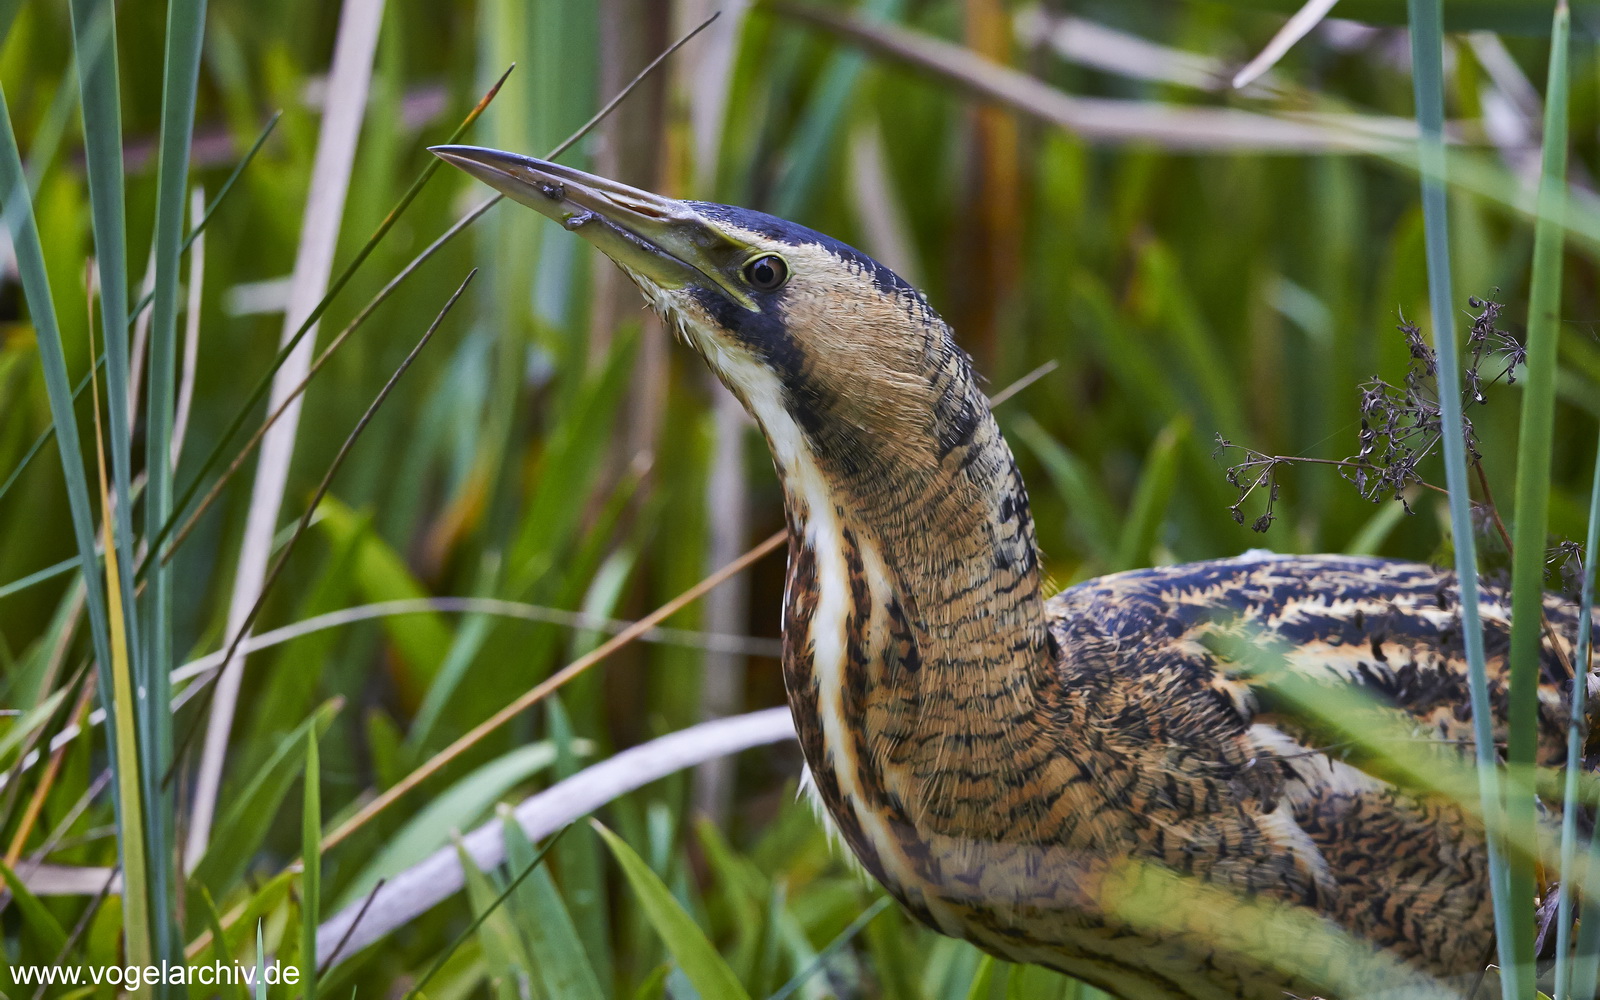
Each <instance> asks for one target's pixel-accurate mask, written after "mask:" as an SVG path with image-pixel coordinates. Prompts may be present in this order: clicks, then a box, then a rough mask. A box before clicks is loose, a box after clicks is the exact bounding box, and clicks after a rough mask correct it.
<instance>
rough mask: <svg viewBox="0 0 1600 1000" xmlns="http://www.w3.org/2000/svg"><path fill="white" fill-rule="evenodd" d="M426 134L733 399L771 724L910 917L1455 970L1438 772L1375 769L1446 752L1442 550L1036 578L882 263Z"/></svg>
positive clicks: (1182, 974) (1100, 954) (958, 398)
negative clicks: (773, 712)
mask: <svg viewBox="0 0 1600 1000" xmlns="http://www.w3.org/2000/svg"><path fill="white" fill-rule="evenodd" d="M440 153H441V155H443V156H445V157H446V158H447V159H450V160H451V161H452V162H455V163H456V164H457V165H459V166H462V167H463V168H464V169H467V170H468V171H469V172H472V173H473V174H474V175H475V176H478V177H480V178H481V179H483V180H485V181H487V182H488V183H490V184H492V185H494V186H496V187H497V188H499V189H500V190H502V191H505V192H506V193H507V194H509V195H511V196H512V197H513V198H515V199H517V200H519V201H522V202H524V203H525V204H528V205H531V206H532V207H535V208H537V209H539V210H540V211H541V212H544V213H545V214H547V215H550V216H551V217H552V218H555V219H557V220H558V221H561V222H563V223H564V224H565V225H566V226H567V227H568V228H569V229H573V230H575V231H577V232H579V234H580V235H583V236H585V237H586V238H588V239H590V240H591V242H594V243H595V244H596V245H597V246H599V247H600V248H601V249H602V250H604V251H605V252H606V253H607V254H609V255H610V256H612V257H613V258H614V259H615V260H616V261H617V262H618V263H619V264H620V265H621V266H622V267H623V269H624V270H625V271H626V272H627V273H628V274H629V275H630V276H631V277H632V278H633V279H634V281H635V283H636V284H638V285H639V287H640V289H641V291H642V292H643V293H644V294H645V297H646V298H647V299H648V300H649V301H650V302H651V303H652V304H653V305H654V306H655V307H656V309H657V310H658V311H659V312H660V313H661V314H662V315H663V317H664V318H665V319H667V321H668V322H669V323H670V324H671V325H672V326H673V327H674V328H675V329H676V330H677V331H678V332H679V333H680V334H681V335H682V336H683V337H684V339H685V340H686V341H687V342H688V343H689V344H690V345H691V346H693V347H694V348H695V349H696V350H697V351H698V352H699V353H700V354H701V355H702V356H703V357H704V358H705V359H706V361H707V363H708V364H709V365H710V366H711V368H712V370H713V371H715V372H716V373H717V375H718V376H719V377H720V378H721V379H722V381H723V382H724V383H725V384H726V385H727V386H728V387H729V389H731V390H732V391H733V392H734V394H735V395H737V396H738V397H739V398H740V400H741V401H742V402H743V403H744V404H745V406H746V407H747V409H749V411H750V412H751V414H752V415H753V416H754V417H755V419H756V421H757V423H758V424H759V425H760V427H761V430H762V432H763V434H764V435H765V436H766V439H767V442H768V444H769V446H770V448H771V451H772V455H773V461H774V464H775V466H776V469H777V472H778V477H779V479H780V481H781V483H782V485H783V489H784V493H785V500H786V509H787V513H788V518H789V528H790V562H789V572H788V582H787V589H786V597H785V608H784V615H783V635H784V656H783V664H784V674H785V681H786V686H787V689H788V695H789V703H790V706H791V709H792V710H793V713H794V717H795V723H796V728H797V731H798V733H799V736H800V744H801V748H802V750H803V753H804V756H805V759H806V762H807V766H808V769H809V771H810V774H811V780H812V782H813V783H814V786H815V790H816V794H817V796H818V798H819V799H820V800H821V802H822V804H823V805H824V806H825V807H826V810H827V812H828V814H829V816H830V817H831V819H832V821H833V823H834V825H835V826H836V827H837V829H838V831H839V833H840V835H841V836H842V838H843V840H844V841H845V842H846V843H847V844H848V845H849V848H850V850H851V851H852V853H854V854H855V856H856V857H857V858H858V859H859V860H860V862H861V864H862V865H863V867H864V868H865V869H866V870H867V871H868V872H870V873H871V874H872V875H873V876H874V877H875V878H876V879H878V880H879V881H880V882H882V883H883V884H884V885H885V886H886V887H887V888H888V889H889V891H890V892H891V893H892V894H893V895H894V896H895V897H896V898H898V899H899V900H900V901H901V902H902V903H903V904H904V905H905V906H906V908H907V909H908V910H909V911H910V912H911V913H913V914H915V915H916V916H917V917H918V918H919V919H920V920H922V921H923V922H924V923H926V924H928V925H929V926H931V927H933V928H935V929H937V930H939V931H941V932H943V933H946V934H950V935H953V936H956V937H962V938H966V939H968V940H971V941H973V942H975V943H976V944H978V945H979V946H980V947H982V948H984V949H986V950H988V951H990V952H992V953H994V954H996V955H999V956H1002V957H1005V958H1008V959H1013V960H1017V961H1025V962H1035V963H1039V964H1043V965H1047V966H1051V967H1054V968H1057V969H1060V970H1062V971H1065V972H1068V973H1070V974H1072V975H1075V976H1078V977H1080V978H1082V979H1084V980H1087V981H1089V982H1091V983H1094V984H1096V985H1099V986H1101V987H1103V988H1105V989H1107V990H1109V991H1110V992H1112V993H1114V994H1116V995H1117V996H1119V997H1123V998H1126V1000H1143V998H1162V1000H1166V998H1174V1000H1175V998H1194V1000H1201V998H1222V997H1248V998H1262V1000H1267V998H1280V997H1283V996H1285V995H1286V994H1289V995H1311V994H1313V993H1320V994H1321V995H1324V996H1341V997H1348V998H1355V997H1372V996H1378V995H1381V994H1382V992H1383V991H1384V990H1399V991H1401V992H1404V995H1418V994H1417V993H1416V992H1415V991H1416V990H1419V989H1423V990H1435V991H1437V990H1439V989H1449V988H1450V987H1449V986H1448V985H1445V986H1439V985H1437V984H1435V985H1429V986H1426V987H1424V986H1423V985H1422V984H1423V983H1425V982H1427V981H1429V980H1430V979H1437V980H1438V981H1440V982H1444V983H1446V984H1448V983H1449V982H1450V981H1452V980H1464V981H1470V980H1471V979H1472V977H1473V976H1475V975H1476V974H1478V973H1480V972H1481V971H1482V970H1483V968H1484V966H1485V964H1486V962H1487V960H1488V959H1489V958H1490V954H1491V951H1492V946H1493V940H1494V937H1493V934H1494V932H1493V922H1492V917H1491V908H1490V903H1489V892H1488V882H1487V862H1486V856H1485V850H1484V842H1483V836H1482V832H1481V828H1480V826H1479V825H1478V823H1477V822H1476V821H1475V820H1474V819H1473V817H1472V815H1471V807H1470V803H1466V802H1465V801H1464V800H1452V799H1451V798H1450V796H1448V795H1446V794H1442V793H1440V792H1438V791H1434V792H1428V791H1424V790H1417V789H1413V788H1407V789H1405V790H1402V788H1401V787H1400V785H1399V784H1397V783H1396V782H1395V781H1394V780H1391V779H1393V778H1394V775H1393V774H1391V773H1390V772H1391V771H1393V770H1395V769H1396V768H1398V769H1399V770H1401V771H1406V770H1407V767H1408V766H1409V767H1411V770H1412V771H1415V770H1417V769H1418V768H1421V769H1422V770H1423V771H1424V772H1427V768H1428V766H1434V771H1439V772H1440V773H1445V774H1451V773H1457V772H1459V769H1460V765H1461V764H1462V763H1463V762H1466V761H1469V760H1470V755H1471V740H1470V737H1471V724H1470V713H1469V711H1468V694H1467V682H1466V667H1465V659H1464V655H1463V653H1462V648H1461V641H1460V634H1461V633H1460V621H1459V614H1458V606H1457V603H1456V588H1455V584H1454V581H1453V579H1452V578H1451V576H1450V575H1449V574H1447V573H1444V572H1441V571H1439V570H1436V569H1433V568H1431V567H1428V566H1423V565H1417V564H1411V563H1398V562H1385V561H1380V560H1374V559H1354V558H1342V557H1293V558H1289V557H1273V556H1247V557H1242V558H1240V559H1235V560H1224V561H1219V562H1210V563H1197V564H1192V565H1188V566H1177V567H1169V568H1162V569H1153V570H1143V571H1137V572H1132V573H1124V574H1119V575H1116V576H1110V577H1105V578H1102V579H1099V580H1094V581H1091V582H1089V583H1085V584H1081V585H1079V586H1076V587H1073V588H1071V589H1069V590H1067V591H1065V592H1063V593H1061V594H1058V595H1056V596H1055V597H1054V598H1051V599H1049V600H1046V598H1045V595H1044V593H1043V590H1042V585H1041V576H1040V570H1039V557H1038V550H1037V546H1036V543H1035V540H1034V532H1033V524H1032V519H1031V514H1030V512H1029V505H1028V498H1027V493H1026V490H1025V488H1024V486H1023V483H1022V480H1021V477H1020V476H1019V474H1018V472H1017V469H1016V465H1015V463H1014V461H1013V459H1012V454H1011V451H1010V449H1009V448H1008V447H1007V445H1006V443H1005V440H1004V439H1003V437H1002V436H1001V434H1000V431H999V428H998V426H997V424H996V423H995V421H994V418H993V416H992V415H991V413H990V411H989V408H988V405H987V402H986V400H985V399H984V396H983V394H982V392H981V391H980V389H979V387H978V384H977V382H976V379H975V377H974V375H973V372H972V369H971V365H970V362H969V359H968V358H967V356H966V355H965V353H963V352H962V351H961V350H960V349H959V348H958V347H957V346H956V343H955V341H954V338H953V336H952V334H951V332H950V330H949V328H948V327H947V326H946V325H945V324H944V323H943V322H942V321H941V320H940V319H939V317H938V316H937V315H936V314H934V312H933V311H932V310H931V309H930V308H929V307H928V304H927V302H926V300H925V299H924V298H923V297H922V295H921V294H920V293H918V292H917V291H916V290H914V289H912V288H910V286H908V285H906V284H905V283H904V282H903V281H901V280H900V279H899V278H898V277H896V276H895V275H894V274H893V273H892V272H890V271H889V270H888V269H887V268H884V267H882V266H881V265H879V264H877V263H876V262H875V261H873V260H871V259H870V258H868V257H866V256H865V255H863V254H861V253H859V252H858V251H855V250H853V249H851V248H850V247H847V246H845V245H843V244H840V243H837V242H836V241H833V240H831V239H828V238H827V237H823V236H821V235H819V234H816V233H813V232H812V231H810V230H807V229H804V228H802V227H799V226H795V225H793V224H792V223H787V222H784V221H783V220H779V219H774V218H772V217H771V216H766V215H763V214H761V213H756V212H749V211H746V210H742V209H735V208H729V207H727V206H720V205H709V204H704V203H692V202H676V201H671V200H669V199H664V198H659V197H658V196H655V195H650V194H648V193H645V192H640V191H637V190H635V189H632V188H627V187H624V186H622V185H618V184H615V183H614V182H610V181H606V180H604V179H601V178H596V177H592V176H591V175H587V174H582V173H580V172H578V171H573V170H570V169H568V168H563V167H557V166H555V165H553V164H548V163H545V162H543V161H538V160H531V159H528V158H525V157H518V156H514V155H513V154H506V153H498V152H495V151H488V150H476V149H472V148H470V147H446V148H443V149H442V150H441V151H440ZM1482 611H1483V615H1484V619H1485V628H1486V641H1487V644H1488V648H1489V653H1490V664H1489V666H1490V673H1491V687H1492V694H1493V696H1494V703H1495V704H1496V706H1497V707H1498V709H1499V710H1500V711H1501V712H1502V713H1503V709H1504V706H1505V704H1506V697H1505V673H1506V666H1505V647H1506V631H1507V625H1506V616H1507V612H1506V610H1505V607H1504V605H1503V602H1502V601H1501V598H1500V596H1499V595H1498V594H1497V593H1496V592H1494V591H1492V590H1491V591H1486V592H1485V596H1484V598H1483V601H1482ZM1548 611H1549V618H1550V622H1551V626H1552V628H1551V630H1550V635H1551V637H1550V638H1549V639H1548V640H1547V642H1546V645H1545V650H1544V652H1545V660H1544V666H1545V669H1544V675H1545V677H1544V681H1545V682H1544V684H1543V685H1542V688H1541V692H1540V694H1541V701H1540V715H1539V722H1540V758H1541V763H1544V764H1548V765H1551V766H1558V765H1560V764H1562V763H1563V762H1564V758H1565V749H1564V747H1565V742H1564V740H1565V728H1566V709H1565V705H1566V698H1567V690H1568V688H1569V686H1570V678H1571V676H1572V675H1571V672H1570V670H1571V667H1570V663H1571V659H1572V650H1571V648H1570V643H1571V636H1572V635H1573V633H1574V629H1573V622H1574V618H1575V615H1574V613H1573V612H1572V610H1571V609H1570V608H1567V609H1564V608H1563V607H1562V606H1561V605H1560V604H1559V602H1555V601H1554V600H1552V601H1551V602H1550V604H1549V607H1548ZM1251 650H1258V651H1260V652H1261V655H1260V656H1253V655H1251V653H1250V651H1251ZM1308 692H1310V695H1311V696H1313V697H1315V696H1316V695H1317V693H1318V692H1322V693H1325V694H1326V695H1327V696H1328V697H1329V698H1335V697H1337V698H1346V697H1348V696H1351V695H1354V694H1359V695H1361V696H1371V697H1372V698H1373V699H1375V700H1376V703H1377V704H1378V705H1380V706H1382V707H1381V708H1379V709H1374V710H1373V711H1372V715H1373V718H1374V719H1376V720H1378V722H1379V723H1381V724H1382V725H1385V726H1388V727H1389V728H1388V729H1380V730H1378V731H1380V732H1383V733H1386V734H1387V735H1385V736H1384V737H1383V738H1384V739H1386V740H1389V741H1390V742H1391V743H1392V742H1393V741H1394V740H1396V739H1398V740H1401V741H1413V742H1414V744H1415V746H1408V747H1407V748H1405V750H1404V752H1403V753H1401V754H1399V755H1393V754H1391V755H1390V758H1391V759H1388V762H1387V764H1386V763H1385V753H1384V747H1383V746H1378V747H1373V746H1366V747H1355V748H1352V747H1350V746H1348V745H1346V741H1344V739H1343V737H1341V736H1339V735H1337V730H1338V729H1339V725H1338V723H1339V720H1337V719H1335V720H1332V723H1331V725H1330V726H1327V727H1323V726H1320V725H1319V724H1317V723H1315V722H1309V723H1308V722H1307V721H1306V716H1305V714H1304V713H1302V712H1298V711H1293V710H1291V709H1293V708H1294V707H1295V706H1294V704H1293V703H1294V701H1295V698H1297V697H1298V698H1301V699H1304V698H1305V697H1307V693H1308ZM1335 703H1336V704H1341V705H1342V702H1335ZM1301 707H1304V706H1303V705H1302V706H1301ZM1340 710H1341V711H1345V710H1344V709H1343V708H1341V709H1340ZM1363 711H1366V710H1365V709H1363ZM1312 715H1313V716H1314V715H1315V713H1312ZM1325 721H1326V720H1325ZM1502 721H1503V720H1502ZM1502 728H1503V727H1502ZM1330 732H1331V733H1332V735H1330ZM1397 761H1398V763H1397ZM1408 761H1409V762H1410V763H1409V764H1408ZM1358 764H1360V765H1361V766H1357V765H1358ZM1385 767H1388V768H1389V771H1385V770H1384V768H1385ZM1452 767H1454V768H1455V769H1456V770H1455V771H1452V770H1451V768H1452ZM1440 769H1442V771H1440ZM1408 773H1409V772H1408ZM1428 773H1433V772H1428ZM1405 991H1411V992H1405ZM1427 995H1437V994H1436V993H1430V994H1427ZM1444 995H1450V994H1448V993H1445V994H1444Z"/></svg>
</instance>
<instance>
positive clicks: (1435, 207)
mask: <svg viewBox="0 0 1600 1000" xmlns="http://www.w3.org/2000/svg"><path fill="white" fill-rule="evenodd" d="M1407 3H1408V9H1409V13H1410V23H1411V65H1412V86H1413V88H1414V90H1415V99H1416V106H1417V124H1418V126H1419V129H1420V132H1421V136H1420V141H1419V143H1418V157H1419V160H1420V165H1421V167H1422V214H1423V227H1424V239H1425V246H1426V249H1427V260H1428V306H1429V310H1430V311H1431V312H1432V313H1433V327H1434V345H1435V347H1436V349H1437V353H1438V357H1439V410H1440V422H1441V425H1442V427H1443V436H1444V441H1443V444H1444V468H1445V483H1446V485H1447V486H1448V488H1449V493H1450V532H1451V536H1452V540H1453V542H1454V547H1455V560H1456V575H1457V583H1458V587H1457V596H1458V599H1459V601H1460V605H1461V632H1462V640H1463V645H1464V646H1465V648H1466V654H1467V668H1468V681H1469V684H1468V686H1469V689H1470V692H1471V700H1472V724H1473V737H1474V742H1475V744H1476V754H1477V763H1478V792H1479V796H1480V797H1481V799H1482V801H1483V809H1484V815H1485V817H1486V819H1488V821H1489V828H1490V829H1489V836H1488V838H1487V846H1488V855H1489V873H1490V875H1489V878H1490V883H1491V885H1492V887H1493V890H1494V892H1493V894H1494V923H1495V943H1496V947H1497V950H1498V958H1499V963H1500V968H1501V970H1502V977H1501V981H1500V984H1501V995H1502V996H1503V997H1504V1000H1517V998H1518V997H1528V996H1532V995H1533V984H1532V978H1533V963H1532V960H1531V959H1532V951H1533V948H1532V945H1533V941H1532V937H1531V933H1532V929H1533V928H1532V920H1531V917H1532V914H1531V913H1519V912H1517V910H1516V907H1515V902H1516V901H1515V900H1514V899H1512V898H1511V897H1510V895H1509V884H1508V882H1507V876H1506V871H1507V869H1506V859H1505V852H1504V850H1503V846H1502V844H1501V842H1500V839H1499V838H1500V837H1501V836H1502V835H1503V829H1504V827H1503V822H1502V821H1501V820H1500V819H1499V817H1500V816H1501V800H1500V774H1499V761H1498V759H1497V755H1496V751H1495V743H1494V728H1493V726H1494V716H1493V708H1492V707H1491V705H1490V703H1489V680H1488V671H1487V669H1486V667H1485V660H1484V645H1483V625H1482V620H1481V615H1480V613H1479V607H1478V554H1477V544H1476V541H1475V539H1474V537H1473V534H1472V531H1473V528H1472V498H1471V493H1470V487H1469V486H1468V483H1467V455H1466V442H1465V440H1464V437H1463V427H1464V425H1463V423H1462V415H1461V362H1460V358H1459V356H1458V353H1457V344H1456V328H1455V306H1454V294H1453V292H1452V290H1451V287H1450V233H1449V218H1448V215H1447V211H1446V205H1445V181H1444V177H1445V152H1444V29H1443V22H1442V17H1443V14H1442V11H1441V7H1442V0H1407ZM1524 925H1526V927H1525V930H1524V931H1519V930H1518V928H1522V927H1524ZM1524 938H1526V940H1524ZM1524 956H1526V960H1525V961H1524V960H1523V957H1524ZM1522 980H1526V981H1527V984H1526V987H1525V988H1524V987H1523V986H1522V982H1521V981H1522Z"/></svg>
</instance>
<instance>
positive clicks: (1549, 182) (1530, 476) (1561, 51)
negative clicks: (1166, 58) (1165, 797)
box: [1506, 0, 1583, 992]
mask: <svg viewBox="0 0 1600 1000" xmlns="http://www.w3.org/2000/svg"><path fill="white" fill-rule="evenodd" d="M1571 25H1572V15H1571V12H1570V11H1569V10H1568V8H1567V4H1566V0H1559V2H1558V3H1557V4H1556V12H1555V17H1554V20H1553V22H1552V24H1551V34H1550V69H1549V78H1548V82H1547V84H1546V87H1545V108H1544V149H1543V154H1542V167H1541V170H1540V178H1539V201H1540V206H1539V221H1538V223H1537V224H1536V225H1535V227H1534V238H1533V278H1532V282H1531V287H1530V290H1529V296H1528V300H1529V301H1528V365H1527V368H1528V370H1527V375H1526V377H1525V379H1524V386H1523V391H1522V424H1521V428H1520V431H1519V436H1518V444H1517V488H1516V489H1517V491H1516V510H1515V515H1516V520H1515V522H1514V526H1513V535H1514V538H1513V544H1514V556H1513V559H1514V561H1513V564H1512V578H1511V718H1510V739H1509V744H1508V747H1507V754H1506V756H1507V758H1508V761H1509V763H1510V766H1511V767H1512V768H1514V769H1517V770H1519V771H1523V772H1526V771H1530V770H1531V769H1532V768H1533V767H1534V766H1535V764H1536V762H1537V761H1536V756H1537V753H1538V742H1539V715H1538V712H1539V674H1540V669H1539V666H1540V646H1541V645H1542V641H1543V638H1544V568H1545V567H1544V561H1545V554H1544V549H1545V533H1546V530H1547V527H1548V524H1549V515H1550V455H1551V449H1552V445H1553V440H1552V439H1553V436H1554V429H1555V428H1554V418H1555V385H1556V346H1557V342H1558V340H1559V338H1560V334H1561V263H1562V262H1561V258H1562V251H1563V243H1564V235H1565V234H1564V233H1563V232H1562V229H1561V225H1560V224H1559V222H1557V221H1556V218H1557V213H1558V212H1559V206H1560V202H1561V201H1562V200H1563V196H1564V194H1565V189H1566V175H1567V96H1568V85H1567V58H1568V49H1569V41H1568V40H1569V37H1570V34H1571ZM1582 687H1583V685H1581V684H1577V685H1574V688H1575V689H1581V688H1582ZM1577 718H1581V715H1580V716H1578V717H1577ZM1576 721H1577V720H1576V719H1575V720H1574V725H1575V724H1576ZM1578 759H1579V757H1578V756H1577V755H1574V756H1571V757H1569V758H1568V766H1569V768H1571V767H1573V766H1575V764H1576V761H1577V760H1578ZM1516 785H1517V782H1513V787H1515V786H1516ZM1506 805H1507V812H1508V817H1507V820H1508V828H1507V836H1508V837H1512V838H1515V840H1516V841H1517V842H1522V841H1527V842H1531V841H1532V840H1533V838H1534V837H1535V836H1536V835H1537V826H1536V818H1535V812H1534V809H1535V802H1534V797H1533V796H1532V795H1531V794H1529V795H1516V796H1508V798H1507V803H1506ZM1575 811H1576V810H1574V809H1570V808H1569V809H1567V810H1565V813H1566V816H1565V817H1564V818H1563V824H1562V826H1563V829H1562V844H1561V868H1562V888H1563V890H1564V891H1563V892H1562V894H1561V907H1562V908H1563V909H1564V910H1565V911H1566V915H1564V916H1563V917H1562V919H1561V922H1560V923H1558V925H1557V935H1556V937H1557V942H1558V946H1564V944H1565V941H1566V938H1567V936H1568V933H1569V928H1568V927H1567V915H1570V912H1571V898H1572V894H1571V892H1570V891H1569V890H1570V887H1571V883H1569V882H1567V881H1566V875H1567V873H1569V872H1570V871H1571V861H1572V855H1573V853H1574V845H1575V841H1576V830H1575V829H1572V830H1570V831H1569V827H1570V826H1571V821H1572V820H1573V819H1574V818H1575V817H1574V815H1573V814H1574V813H1575ZM1569 832H1570V835H1569ZM1534 875H1535V873H1534V872H1533V871H1532V870H1531V869H1529V868H1527V866H1524V865H1520V864H1516V865H1513V867H1512V889H1513V895H1512V900H1513V902H1514V904H1515V905H1517V906H1518V907H1519V908H1521V907H1524V906H1531V904H1532V899H1533V894H1534ZM1524 900H1527V902H1526V903H1524V902H1523V901H1524ZM1557 956H1558V958H1557V979H1558V981H1564V980H1565V978H1566V973H1567V971H1568V969H1567V959H1568V957H1569V956H1567V955H1566V953H1565V950H1564V947H1562V949H1561V950H1558V951H1557ZM1558 992H1559V991H1558Z"/></svg>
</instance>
